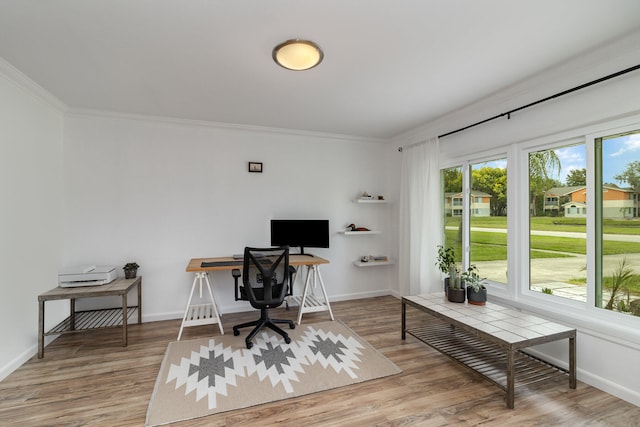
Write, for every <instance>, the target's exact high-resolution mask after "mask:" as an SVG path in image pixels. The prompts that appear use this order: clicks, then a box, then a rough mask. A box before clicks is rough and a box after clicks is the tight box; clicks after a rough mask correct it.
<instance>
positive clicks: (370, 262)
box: [353, 260, 395, 267]
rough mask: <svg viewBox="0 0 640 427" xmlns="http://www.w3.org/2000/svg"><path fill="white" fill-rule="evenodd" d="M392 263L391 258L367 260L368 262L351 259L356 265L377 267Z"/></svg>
mask: <svg viewBox="0 0 640 427" xmlns="http://www.w3.org/2000/svg"><path fill="white" fill-rule="evenodd" d="M393 264H395V261H393V260H387V261H369V262H362V261H353V265H355V266H356V267H378V266H382V265H393Z"/></svg>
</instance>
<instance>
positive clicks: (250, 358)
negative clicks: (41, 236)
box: [145, 321, 402, 426]
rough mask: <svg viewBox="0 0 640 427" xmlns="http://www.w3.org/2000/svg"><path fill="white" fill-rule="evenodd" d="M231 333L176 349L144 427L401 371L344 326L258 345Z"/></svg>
mask: <svg viewBox="0 0 640 427" xmlns="http://www.w3.org/2000/svg"><path fill="white" fill-rule="evenodd" d="M247 333H249V330H247V331H246V332H245V333H244V334H243V333H241V334H240V336H237V337H234V336H233V334H227V335H222V336H216V337H209V338H199V339H194V340H187V341H175V342H171V343H169V345H168V346H167V351H166V353H165V356H164V360H163V361H162V365H161V367H160V372H159V373H158V378H157V379H156V384H155V386H154V389H153V394H152V395H151V401H150V402H149V408H148V409H147V419H146V422H145V425H147V426H156V425H163V424H168V423H172V422H177V421H182V420H187V419H192V418H198V417H204V416H207V415H212V414H216V413H220V412H224V411H230V410H234V409H240V408H246V407H249V406H253V405H259V404H262V403H266V402H273V401H276V400H282V399H288V398H291V397H296V396H301V395H305V394H309V393H315V392H318V391H322V390H328V389H331V388H336V387H342V386H345V385H349V384H355V383H359V382H363V381H368V380H372V379H375V378H381V377H385V376H389V375H394V374H397V373H399V372H402V371H401V370H400V368H398V367H397V366H396V365H395V364H394V363H393V362H391V361H390V360H389V359H387V358H386V357H385V356H384V355H383V354H382V353H380V352H379V351H378V350H376V349H375V348H373V347H372V346H371V345H370V344H369V343H368V342H367V341H365V340H364V339H363V338H361V337H359V336H358V335H357V334H356V333H355V332H353V331H352V330H351V329H350V328H349V327H347V326H346V325H345V324H343V323H342V322H340V321H327V322H321V323H315V324H308V325H296V328H295V329H293V330H290V329H287V333H288V334H289V337H290V338H291V343H290V344H286V343H285V342H284V340H283V339H282V337H280V336H279V335H277V334H275V333H274V332H272V331H271V330H269V329H264V330H263V331H261V332H260V333H259V334H258V335H257V336H256V338H255V339H254V341H253V342H254V345H253V347H252V348H251V349H250V350H248V349H247V348H246V345H245V342H244V337H246V334H247Z"/></svg>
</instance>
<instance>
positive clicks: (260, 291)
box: [242, 246, 289, 308]
mask: <svg viewBox="0 0 640 427" xmlns="http://www.w3.org/2000/svg"><path fill="white" fill-rule="evenodd" d="M242 283H243V284H244V293H245V294H246V296H247V298H248V299H249V302H250V303H251V306H252V307H254V308H274V307H278V306H279V305H281V304H282V302H283V301H284V297H285V295H286V293H287V288H288V283H289V246H281V247H277V248H249V247H247V248H244V263H243V269H242Z"/></svg>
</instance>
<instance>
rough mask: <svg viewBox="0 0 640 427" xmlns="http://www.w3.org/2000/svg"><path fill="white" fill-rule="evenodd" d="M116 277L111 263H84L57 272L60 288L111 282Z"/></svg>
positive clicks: (116, 274) (114, 268)
mask: <svg viewBox="0 0 640 427" xmlns="http://www.w3.org/2000/svg"><path fill="white" fill-rule="evenodd" d="M117 277H118V273H117V272H116V267H114V266H111V265H85V266H79V267H70V268H66V269H64V270H62V271H60V272H58V285H59V286H60V287H62V288H73V287H77V286H97V285H104V284H106V283H111V282H113V281H114V280H116V278H117Z"/></svg>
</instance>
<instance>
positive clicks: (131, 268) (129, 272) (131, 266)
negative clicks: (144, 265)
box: [122, 262, 140, 279]
mask: <svg viewBox="0 0 640 427" xmlns="http://www.w3.org/2000/svg"><path fill="white" fill-rule="evenodd" d="M138 268H140V266H139V265H138V263H136V262H128V263H126V264H125V265H124V267H122V269H123V270H124V277H125V279H135V277H136V275H137V274H138Z"/></svg>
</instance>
